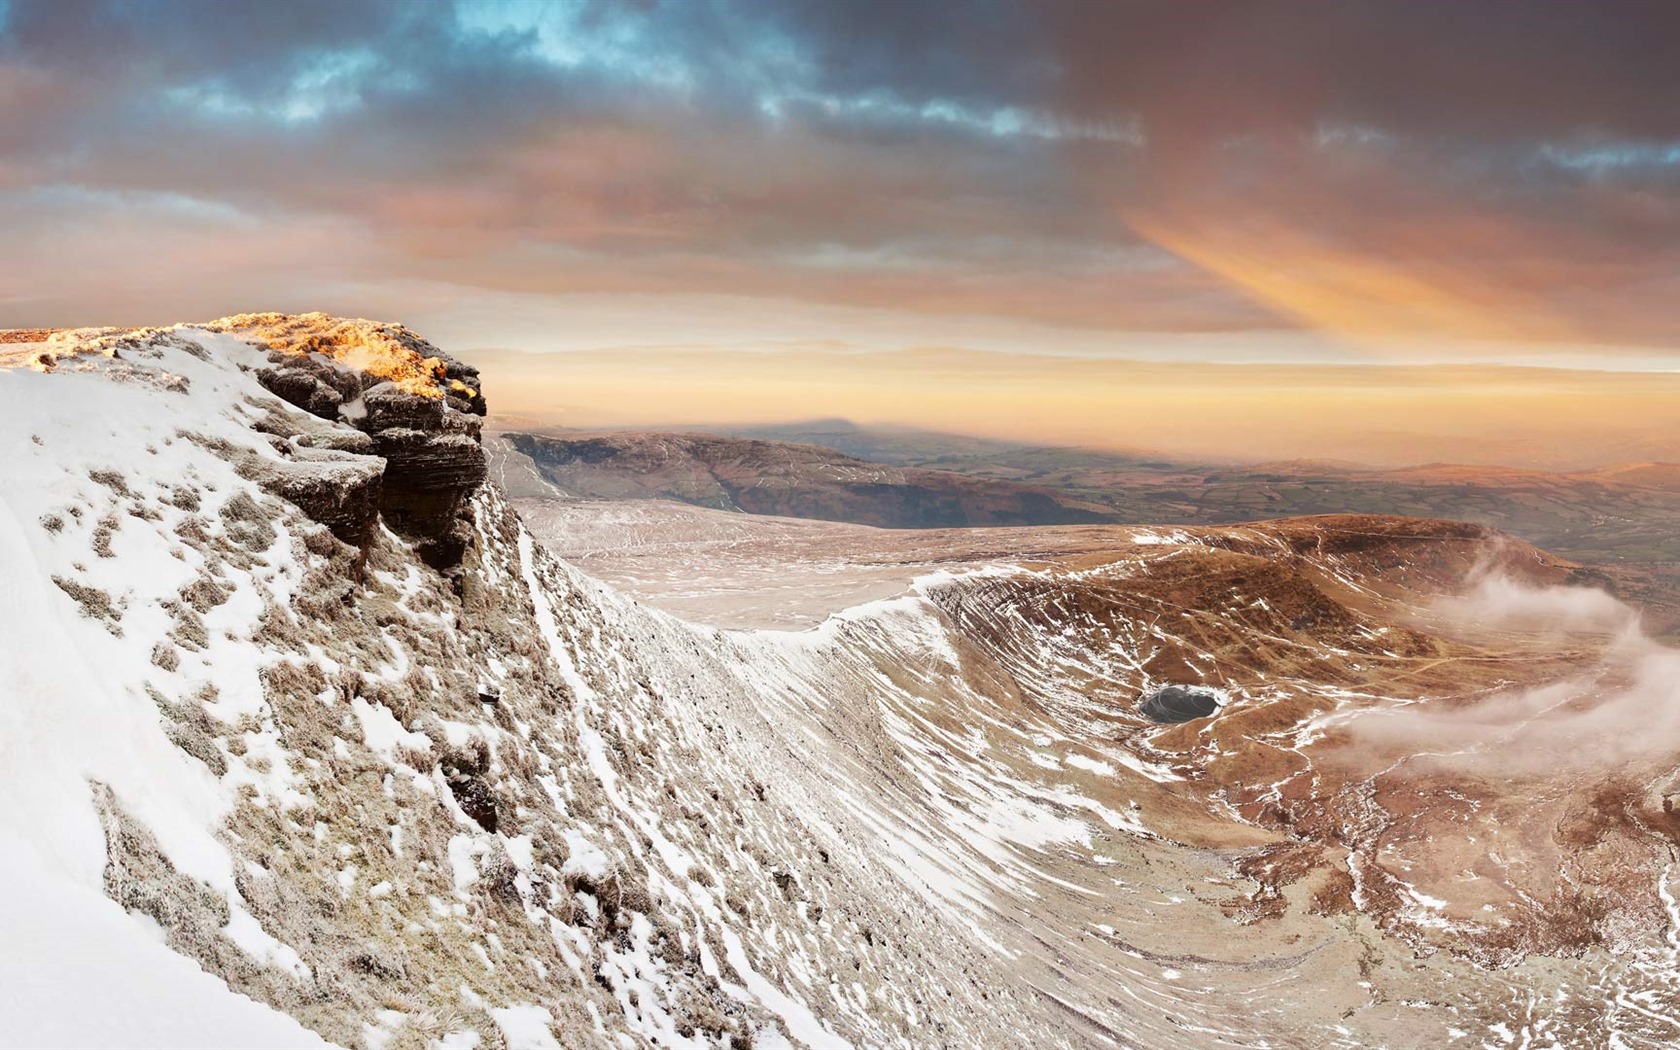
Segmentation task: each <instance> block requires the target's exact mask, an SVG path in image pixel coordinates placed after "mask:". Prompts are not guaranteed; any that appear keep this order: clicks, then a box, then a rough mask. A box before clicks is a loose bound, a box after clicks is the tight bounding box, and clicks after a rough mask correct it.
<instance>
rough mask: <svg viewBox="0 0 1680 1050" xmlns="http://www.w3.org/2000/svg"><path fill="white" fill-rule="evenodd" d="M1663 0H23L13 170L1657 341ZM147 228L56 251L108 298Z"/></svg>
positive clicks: (953, 274) (724, 285) (495, 256)
mask: <svg viewBox="0 0 1680 1050" xmlns="http://www.w3.org/2000/svg"><path fill="white" fill-rule="evenodd" d="M1675 17H1676V16H1675V14H1674V9H1673V8H1671V7H1667V6H1664V5H1639V4H1630V5H1606V6H1603V7H1601V6H1600V5H1541V6H1539V7H1532V6H1525V7H1521V8H1518V7H1515V6H1511V5H1421V6H1419V5H1363V4H1358V5H1355V4H1341V5H1311V6H1302V5H1296V4H1267V3H1241V4H1216V3H1205V4H1193V5H1185V4H1150V3H1138V4H1126V5H1108V6H1101V5H1091V4H1085V3H1051V2H1045V3H1033V2H1024V0H1023V2H1016V0H988V2H986V3H983V4H974V5H941V4H898V5H879V4H808V3H795V2H770V0H766V2H765V3H761V4H753V5H732V4H714V3H704V2H698V0H695V2H677V0H667V2H650V3H643V4H629V3H605V2H602V3H594V2H585V3H578V4H571V5H539V4H524V3H474V4H461V5H454V4H449V3H442V2H439V3H416V4H398V3H384V2H366V3H339V2H331V3H327V2H314V0H296V2H293V3H287V4H272V3H265V2H243V3H242V2H234V0H225V2H214V3H210V2H199V0H174V2H163V0H160V2H158V3H153V4H146V5H136V4H123V3H114V2H101V0H13V2H12V3H11V4H10V5H9V6H8V15H7V17H6V20H5V22H4V23H3V28H0V112H4V114H5V118H4V120H3V121H0V194H9V195H12V197H13V201H14V203H16V202H17V201H21V200H25V199H28V196H29V195H30V194H33V193H39V192H48V191H63V190H66V189H79V190H83V191H87V192H89V193H91V194H140V195H153V196H157V195H174V196H178V197H184V198H190V199H193V200H199V201H206V202H214V203H215V204H216V205H218V206H222V207H226V208H230V209H234V210H235V211H237V212H239V213H240V214H243V215H246V216H249V217H251V218H252V219H253V221H260V222H265V223H272V224H276V225H281V224H285V223H288V222H295V223H297V224H299V225H300V226H302V227H305V228H313V227H315V226H318V225H332V224H339V225H341V226H342V228H343V229H344V231H345V236H346V237H349V236H354V237H357V238H359V239H361V240H362V241H364V242H365V243H364V245H363V246H362V247H361V248H359V249H358V251H357V252H355V253H354V254H355V255H356V256H357V258H358V259H360V260H362V261H363V262H364V263H365V264H366V266H367V269H365V270H358V271H357V272H355V273H354V274H352V275H351V276H352V277H354V278H355V279H357V280H360V281H363V282H369V283H371V282H376V281H378V280H380V279H381V278H388V279H391V280H393V281H401V280H410V279H414V280H425V281H431V282H443V283H450V284H455V285H457V286H459V287H462V288H466V289H471V288H487V289H496V290H507V291H523V292H525V293H526V294H542V293H545V292H554V291H568V290H578V289H593V290H630V291H641V292H653V291H665V290H671V289H680V290H683V291H693V292H716V293H724V294H739V295H753V296H772V297H789V298H793V299H796V300H800V301H807V302H829V303H841V304H855V305H864V306H871V307H889V308H895V309H898V308H906V309H918V310H922V311H925V312H928V313H931V314H940V313H980V314H992V315H1000V316H1006V317H1013V318H1027V319H1033V320H1037V321H1043V322H1049V323H1054V324H1062V325H1069V326H1081V327H1089V328H1094V329H1105V330H1111V331H1120V332H1138V331H1183V330H1204V331H1210V332H1221V331H1230V330H1233V329H1249V330H1256V329H1274V328H1279V327H1302V328H1322V329H1325V330H1328V331H1331V332H1334V333H1337V334H1338V335H1343V336H1348V337H1351V338H1355V339H1371V338H1384V337H1388V336H1394V335H1398V336H1405V337H1411V338H1416V337H1428V338H1437V337H1441V336H1450V337H1454V338H1470V337H1474V338H1493V339H1516V340H1533V339H1567V340H1571V341H1576V342H1583V341H1585V342H1591V341H1594V340H1598V341H1615V342H1625V343H1642V342H1643V343H1654V344H1659V345H1660V344H1662V343H1664V342H1665V341H1670V340H1672V339H1674V338H1676V337H1680V319H1677V318H1676V317H1675V315H1674V312H1673V311H1672V310H1671V309H1669V308H1668V306H1667V304H1668V303H1669V302H1671V301H1672V296H1673V294H1674V293H1675V292H1676V291H1677V290H1680V289H1676V287H1675V285H1676V283H1677V280H1680V276H1677V275H1680V248H1677V247H1676V245H1680V203H1677V199H1676V184H1677V181H1680V164H1677V163H1671V159H1670V158H1671V154H1672V145H1673V144H1674V143H1676V142H1680V126H1676V119H1677V117H1676V114H1675V113H1674V111H1673V107H1671V106H1669V105H1668V104H1667V101H1666V100H1667V99H1668V98H1671V97H1673V95H1674V94H1675V92H1674V90H1673V89H1674V88H1675V87H1677V86H1680V85H1676V83H1675V79H1676V77H1677V76H1680V74H1677V73H1676V71H1675V69H1674V66H1673V64H1672V63H1671V62H1669V61H1668V58H1667V56H1666V54H1664V53H1663V52H1662V49H1661V46H1660V43H1658V42H1659V41H1661V40H1664V39H1671V38H1672V33H1670V32H1669V30H1671V29H1673V28H1674V26H1673V22H1674V20H1675ZM81 225H82V226H83V227H87V226H88V225H89V224H81ZM6 232H7V233H8V235H9V237H8V239H9V241H10V242H11V243H12V244H14V245H17V246H19V248H20V249H21V250H23V251H24V252H28V251H30V250H31V249H33V248H38V247H39V244H38V242H36V241H31V240H27V239H26V238H28V237H39V236H45V235H46V234H45V233H44V231H42V230H41V229H40V227H39V226H38V225H34V226H31V225H27V224H25V225H24V226H22V227H14V228H9V229H7V230H6ZM58 236H59V237H61V238H63V237H66V236H68V234H67V233H60V234H59V235H58ZM156 236H157V237H158V238H159V239H160V241H161V242H168V241H170V240H171V239H173V238H174V236H175V235H174V234H172V233H171V231H170V230H169V229H168V228H167V227H166V226H160V227H159V228H158V229H157V231H156ZM187 239H189V235H182V243H185V242H186V240H187ZM83 247H84V248H86V249H89V250H92V249H94V248H95V247H96V244H95V243H87V244H84V245H83ZM49 254H56V253H49ZM65 254H74V253H73V252H66V253H65ZM113 262H115V260H113ZM281 262H282V259H281V257H279V256H278V255H277V256H276V257H275V258H274V259H272V260H271V261H270V263H269V264H268V265H267V266H266V267H264V268H263V272H264V273H265V274H266V275H268V276H270V277H271V278H272V279H273V280H275V281H281V282H289V283H307V282H308V281H309V280H310V277H309V275H308V274H305V273H300V272H296V271H293V270H290V269H284V268H282V266H281ZM145 265H146V264H145V263H144V261H143V260H139V259H136V260H135V261H134V262H133V270H132V271H131V272H127V273H125V272H124V271H122V270H121V269H120V268H118V267H116V266H115V265H112V266H110V267H107V268H106V269H105V271H104V276H103V278H102V280H103V283H101V284H97V285H96V284H93V283H91V282H89V281H87V280H86V279H85V278H82V277H79V276H78V275H77V273H76V271H75V270H74V269H73V268H66V269H62V270H55V271H51V272H49V273H47V274H45V275H43V279H45V280H49V281H53V282H57V283H58V284H59V285H60V286H62V291H63V294H61V295H59V296H57V297H56V299H58V300H66V301H67V299H68V298H69V297H70V296H71V295H73V294H80V295H82V296H83V297H85V299H86V300H88V301H89V302H97V301H99V300H100V299H101V298H102V297H103V298H106V299H111V298H118V297H123V296H126V295H128V293H127V292H126V291H125V290H124V288H123V285H124V283H125V282H126V281H129V280H133V281H141V280H143V279H144V277H145V273H144V267H145ZM72 289H74V291H72ZM233 291H234V289H233V288H231V287H229V288H228V289H227V298H228V302H227V305H228V307H229V308H234V307H243V306H247V305H251V304H247V303H237V302H232V301H231V300H232V297H233ZM15 310H16V305H15V304H14V305H13V306H12V307H11V311H15ZM50 320H65V319H64V318H62V317H54V318H49V317H45V316H38V315H29V316H24V315H21V314H20V315H17V316H12V313H11V312H10V311H9V312H8V314H7V316H5V317H0V323H6V322H10V323H20V324H21V323H24V322H25V321H32V322H33V321H41V322H44V321H50Z"/></svg>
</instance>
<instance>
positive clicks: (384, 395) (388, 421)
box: [207, 314, 486, 569]
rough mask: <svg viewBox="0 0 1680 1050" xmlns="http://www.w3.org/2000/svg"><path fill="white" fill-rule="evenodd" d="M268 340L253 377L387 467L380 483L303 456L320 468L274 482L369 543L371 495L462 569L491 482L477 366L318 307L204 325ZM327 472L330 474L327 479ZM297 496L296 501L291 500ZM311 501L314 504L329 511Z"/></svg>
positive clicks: (407, 533) (400, 529)
mask: <svg viewBox="0 0 1680 1050" xmlns="http://www.w3.org/2000/svg"><path fill="white" fill-rule="evenodd" d="M207 327H209V328H211V329H212V330H214V331H225V332H231V333H235V334H237V335H239V336H240V337H241V338H245V339H249V340H251V341H252V342H253V343H255V344H257V345H259V346H264V347H267V348H268V350H269V354H268V366H267V367H265V368H263V369H261V370H259V371H258V373H257V378H258V380H259V381H260V382H261V383H262V385H263V386H264V387H265V388H266V389H267V390H269V391H270V392H271V393H273V394H274V395H275V396H276V397H279V398H280V399H281V400H283V401H286V402H288V403H289V404H292V405H295V406H297V407H298V408H301V409H303V410H304V411H306V412H309V413H310V414H311V415H314V416H317V417H319V418H321V419H324V420H328V421H330V422H335V423H342V424H346V425H348V426H350V427H354V428H355V429H356V430H357V431H359V432H360V433H361V434H363V435H366V437H367V439H368V443H367V445H366V447H365V448H355V449H345V450H342V451H345V452H351V453H361V452H371V453H372V454H373V455H375V456H378V457H380V458H382V459H383V460H384V461H385V466H384V469H383V472H382V474H381V476H380V477H379V478H378V479H377V482H376V483H375V484H371V485H369V484H366V483H352V480H353V478H352V474H354V472H352V473H351V474H347V473H344V472H342V471H339V472H336V473H334V472H332V471H329V470H327V469H326V468H325V467H324V466H323V464H325V463H326V462H327V461H328V459H330V458H331V457H328V456H322V455H315V454H307V455H305V456H303V457H301V458H302V459H303V460H306V461H307V462H308V463H309V464H311V465H312V466H314V467H315V468H317V469H315V470H313V471H309V472H304V471H300V472H298V473H297V474H296V475H295V476H288V477H286V478H283V479H278V482H277V483H278V484H279V485H280V489H279V490H278V491H281V494H283V495H286V497H287V498H288V499H293V502H296V503H298V504H299V505H300V506H304V507H305V509H306V510H310V513H311V514H312V515H313V516H317V517H318V520H322V521H323V522H325V523H326V524H328V525H329V526H331V527H332V528H333V531H334V532H335V534H338V535H339V537H340V538H341V539H346V540H351V537H352V536H353V535H355V536H362V537H364V539H356V540H353V542H357V543H363V542H365V535H366V533H365V532H363V531H362V530H364V529H366V528H371V525H370V524H369V523H368V522H367V520H366V517H365V514H363V513H362V511H361V510H360V509H358V508H359V507H360V505H361V504H362V503H363V502H365V501H366V500H367V499H368V498H369V497H371V499H372V500H373V501H374V502H375V503H376V504H377V508H378V513H379V514H380V515H382V516H383V517H384V520H385V521H386V523H387V524H389V525H390V526H391V528H392V529H393V530H394V531H396V532H397V533H398V534H399V535H402V536H404V537H405V538H407V539H410V540H413V541H414V542H415V543H416V545H417V546H418V548H419V551H420V554H421V557H423V558H424V559H425V560H426V562H427V563H428V564H430V565H432V566H433V567H435V568H439V569H448V568H452V567H454V566H457V565H459V564H460V562H461V558H462V556H463V554H464V552H465V550H466V545H467V542H468V539H469V525H468V522H467V521H466V518H465V514H466V505H467V500H468V499H469V498H470V497H471V496H472V494H473V492H474V491H476V490H477V488H478V486H479V485H480V484H481V483H482V482H483V481H484V478H485V475H486V463H485V457H484V448H483V445H482V444H481V430H482V428H483V422H484V418H483V417H484V413H485V408H486V406H485V401H484V393H483V390H482V389H481V387H480V385H479V379H478V371H477V369H475V368H473V367H472V366H471V365H468V364H466V363H464V362H461V361H457V360H455V359H454V358H452V357H450V356H449V355H448V354H446V353H444V352H443V351H442V350H439V349H438V348H437V347H435V346H433V345H432V344H431V343H428V342H426V341H425V340H424V339H422V338H420V337H419V336H417V335H415V334H414V333H413V332H411V331H409V330H408V329H407V328H404V327H403V326H401V325H390V324H380V323H376V322H372V321H361V320H338V319H335V318H329V317H326V316H324V315H321V314H302V315H296V316H292V315H285V314H242V315H239V316H236V317H228V318H223V319H222V320H220V321H217V322H215V323H214V324H213V325H209V326H207ZM329 474H330V477H328V476H326V475H329ZM294 491H295V492H296V493H297V494H298V496H300V497H301V498H296V497H294V496H293V495H292V494H291V493H292V492H294ZM311 508H319V510H320V514H324V515H325V516H324V517H322V516H320V515H318V514H317V511H316V510H314V509H311Z"/></svg>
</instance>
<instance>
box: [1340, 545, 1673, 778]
mask: <svg viewBox="0 0 1680 1050" xmlns="http://www.w3.org/2000/svg"><path fill="white" fill-rule="evenodd" d="M1437 608H1438V611H1439V612H1441V613H1442V614H1443V615H1445V616H1446V617H1448V618H1449V619H1450V620H1452V621H1455V622H1457V623H1459V624H1461V625H1462V626H1464V627H1466V628H1472V629H1489V628H1492V629H1498V630H1510V631H1517V632H1522V633H1525V634H1529V635H1532V636H1537V637H1539V638H1541V639H1543V640H1545V641H1547V642H1550V643H1551V644H1555V645H1559V646H1565V645H1567V646H1571V647H1581V646H1588V645H1590V646H1592V647H1595V648H1598V649H1599V650H1600V651H1599V654H1598V661H1597V665H1596V666H1593V667H1591V668H1590V669H1588V670H1586V671H1583V672H1581V673H1579V674H1575V675H1571V676H1569V677H1566V678H1562V679H1559V680H1557V681H1554V682H1550V683H1547V684H1545V685H1542V686H1538V687H1533V688H1524V689H1512V690H1507V691H1503V692H1496V693H1494V694H1492V695H1490V696H1488V697H1486V698H1485V699H1481V700H1478V701H1475V702H1472V703H1469V704H1463V705H1457V706H1454V705H1452V704H1450V702H1447V701H1429V700H1425V701H1421V702H1419V703H1416V704H1411V705H1407V706H1405V707H1401V708H1397V709H1391V710H1387V711H1382V712H1374V713H1372V714H1369V715H1365V716H1362V717H1360V718H1358V719H1356V720H1355V721H1354V722H1353V723H1352V724H1351V727H1350V729H1351V733H1352V735H1353V737H1354V739H1355V740H1356V741H1358V742H1361V743H1363V744H1365V745H1367V746H1369V747H1370V748H1372V749H1375V750H1376V751H1378V752H1380V753H1384V754H1389V755H1396V756H1401V755H1414V756H1428V757H1429V758H1430V759H1431V760H1432V761H1430V762H1429V763H1428V764H1429V765H1431V766H1434V767H1442V766H1444V767H1449V768H1455V769H1459V770H1462V771H1466V772H1474V773H1478V774H1481V775H1484V776H1534V775H1543V774H1547V773H1551V772H1556V771H1559V770H1564V769H1571V770H1591V769H1603V770H1605V771H1613V770H1615V769H1618V768H1620V767H1623V766H1626V765H1627V764H1629V763H1632V762H1636V761H1640V760H1646V759H1653V758H1657V757H1660V756H1663V755H1670V754H1677V753H1680V649H1675V648H1670V647H1668V646H1665V645H1662V644H1660V643H1658V642H1656V641H1654V640H1653V639H1651V638H1650V637H1649V636H1648V635H1647V634H1646V633H1645V632H1644V630H1643V629H1642V628H1641V625H1640V619H1639V614H1638V613H1637V612H1636V611H1635V610H1634V609H1632V608H1629V607H1628V606H1627V605H1626V604H1624V603H1622V602H1620V601H1618V600H1617V599H1616V598H1614V597H1612V596H1611V595H1609V594H1607V593H1605V592H1604V591H1601V590H1598V589H1596V588H1590V587H1564V586H1548V587H1536V586H1533V585H1531V584H1527V583H1523V582H1521V581H1519V580H1514V579H1512V578H1510V577H1508V576H1505V575H1502V574H1498V573H1485V574H1481V575H1479V576H1478V577H1477V578H1475V580H1474V583H1473V585H1472V586H1471V588H1470V589H1469V590H1468V591H1467V592H1466V593H1465V594H1463V595H1461V596H1457V597H1454V598H1451V599H1447V600H1444V601H1442V602H1440V603H1439V604H1438V606H1437Z"/></svg>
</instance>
